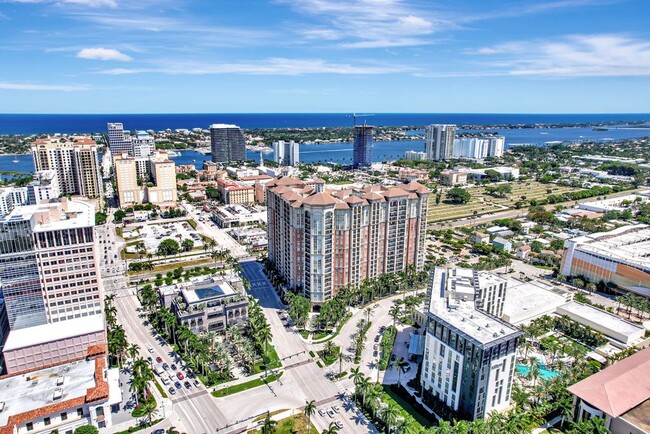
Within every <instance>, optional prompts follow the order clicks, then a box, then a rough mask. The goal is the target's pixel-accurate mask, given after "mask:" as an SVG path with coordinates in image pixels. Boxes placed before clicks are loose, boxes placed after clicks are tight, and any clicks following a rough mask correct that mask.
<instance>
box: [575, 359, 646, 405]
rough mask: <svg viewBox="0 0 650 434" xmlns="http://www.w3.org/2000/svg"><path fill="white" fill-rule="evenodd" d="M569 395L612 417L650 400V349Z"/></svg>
mask: <svg viewBox="0 0 650 434" xmlns="http://www.w3.org/2000/svg"><path fill="white" fill-rule="evenodd" d="M569 392H571V393H573V394H574V395H576V396H578V397H579V398H580V399H582V400H583V401H586V402H587V403H589V405H591V406H593V407H596V408H598V409H599V410H602V411H603V412H605V413H607V414H608V415H610V416H611V417H619V416H620V415H622V414H623V413H626V412H628V411H629V410H630V409H632V408H634V407H636V406H637V405H639V404H641V403H642V402H644V401H646V400H648V399H650V348H646V349H645V350H642V351H640V352H638V353H636V354H634V355H632V356H630V357H627V358H625V359H623V360H621V361H620V362H617V363H615V364H614V365H612V366H610V367H608V368H606V369H603V370H602V371H600V372H598V373H596V374H594V375H592V376H591V377H588V378H585V379H584V380H582V381H580V382H578V383H576V384H574V385H573V386H571V387H569Z"/></svg>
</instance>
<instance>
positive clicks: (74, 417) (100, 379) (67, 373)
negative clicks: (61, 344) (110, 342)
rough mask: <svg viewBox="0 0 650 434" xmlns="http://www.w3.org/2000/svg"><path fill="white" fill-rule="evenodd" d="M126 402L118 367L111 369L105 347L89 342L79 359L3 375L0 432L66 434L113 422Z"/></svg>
mask: <svg viewBox="0 0 650 434" xmlns="http://www.w3.org/2000/svg"><path fill="white" fill-rule="evenodd" d="M120 402H122V391H121V388H120V372H119V369H117V368H113V369H109V368H108V366H107V363H106V346H105V345H100V346H90V347H88V348H87V349H86V353H85V354H84V356H83V357H81V358H80V359H79V360H76V361H74V362H70V363H65V364H56V365H53V366H48V367H43V368H41V369H37V370H24V371H21V372H16V373H14V374H10V375H9V376H4V377H2V378H0V408H1V409H2V411H0V433H7V434H9V433H14V434H24V433H39V434H40V433H47V434H50V433H55V432H56V433H61V434H64V433H65V434H72V433H73V432H74V430H75V429H77V428H79V427H81V426H85V425H92V426H94V427H96V428H99V429H101V428H109V427H111V426H112V414H113V412H115V411H116V409H115V408H114V406H116V405H118V404H119V403H120Z"/></svg>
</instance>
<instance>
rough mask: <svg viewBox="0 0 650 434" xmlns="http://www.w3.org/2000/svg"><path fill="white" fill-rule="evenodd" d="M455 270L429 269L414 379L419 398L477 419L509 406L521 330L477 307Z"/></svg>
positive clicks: (460, 415) (465, 416)
mask: <svg viewBox="0 0 650 434" xmlns="http://www.w3.org/2000/svg"><path fill="white" fill-rule="evenodd" d="M458 271H462V270H460V269H446V268H443V267H436V268H435V269H433V270H432V271H431V280H430V281H429V290H428V294H427V297H426V300H427V306H426V307H425V312H424V313H425V315H426V316H427V325H426V328H425V350H424V358H423V361H422V375H421V378H420V384H421V387H422V392H423V393H422V395H423V398H424V400H425V402H427V401H428V400H430V399H431V400H438V401H441V402H442V403H444V404H445V405H447V406H448V407H450V408H451V410H453V411H454V412H456V415H457V417H458V418H463V419H469V420H474V419H483V418H485V417H486V416H488V415H489V414H490V413H491V412H492V411H497V412H502V411H506V410H507V409H509V408H510V396H511V392H512V381H513V378H514V371H515V364H516V361H515V355H516V350H517V345H518V342H519V337H520V336H521V334H522V333H521V332H520V331H519V330H517V329H515V328H514V327H512V326H511V325H509V324H507V323H505V322H503V321H501V320H500V319H498V318H496V317H494V316H492V315H489V314H487V313H485V312H484V311H483V310H481V309H477V307H476V305H475V301H474V300H473V298H472V297H469V298H468V297H467V295H468V294H465V292H464V291H463V289H462V288H460V289H459V288H457V286H456V283H458V278H460V279H461V280H463V279H466V276H457V272H458ZM469 271H470V272H471V270H469ZM468 290H469V293H473V292H474V288H471V287H470V288H468Z"/></svg>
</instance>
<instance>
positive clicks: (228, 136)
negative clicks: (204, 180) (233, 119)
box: [210, 124, 246, 163]
mask: <svg viewBox="0 0 650 434" xmlns="http://www.w3.org/2000/svg"><path fill="white" fill-rule="evenodd" d="M210 146H211V148H212V161H214V162H215V163H227V162H229V161H242V160H245V159H246V139H244V134H243V133H242V131H241V128H239V127H238V126H237V125H230V124H212V125H210Z"/></svg>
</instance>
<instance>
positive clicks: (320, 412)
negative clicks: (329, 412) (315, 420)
mask: <svg viewBox="0 0 650 434" xmlns="http://www.w3.org/2000/svg"><path fill="white" fill-rule="evenodd" d="M318 414H320V415H321V416H323V417H324V416H325V410H323V409H322V408H319V409H318Z"/></svg>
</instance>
